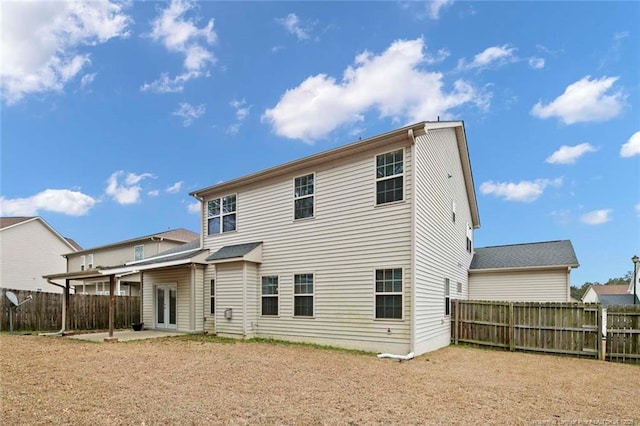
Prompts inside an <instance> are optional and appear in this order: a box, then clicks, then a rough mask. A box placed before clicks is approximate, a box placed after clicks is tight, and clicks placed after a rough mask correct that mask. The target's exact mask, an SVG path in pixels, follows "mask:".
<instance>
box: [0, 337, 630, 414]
mask: <svg viewBox="0 0 640 426" xmlns="http://www.w3.org/2000/svg"><path fill="white" fill-rule="evenodd" d="M0 374H1V378H0V384H1V407H0V408H1V414H0V423H1V424H3V425H22V424H29V425H41V424H56V425H57V424H73V425H78V424H80V425H86V424H92V425H106V424H108V425H114V424H147V425H148V424H381V423H382V424H539V425H550V424H639V423H640V409H639V408H638V400H637V395H638V390H639V389H640V367H638V366H633V365H623V364H615V363H609V362H601V361H595V360H585V359H575V358H563V357H556V356H547V355H534V354H522V353H508V352H498V351H489V350H482V349H474V348H463V347H449V348H446V349H442V350H439V351H437V352H433V353H429V354H426V355H423V356H420V357H417V358H415V359H414V360H412V361H409V362H397V361H392V360H388V359H387V360H379V359H377V358H376V357H375V356H374V355H363V354H356V353H348V352H339V351H333V350H326V349H318V348H314V347H308V346H297V345H284V344H273V343H254V342H236V343H224V342H215V341H211V340H207V339H205V338H202V339H198V338H194V337H188V338H184V337H173V338H163V339H156V340H147V341H137V342H127V343H122V342H121V343H115V344H107V343H91V342H85V341H75V340H71V339H67V338H52V337H40V336H15V335H14V336H9V335H1V336H0ZM578 421H579V422H581V423H578ZM571 422H573V423H571Z"/></svg>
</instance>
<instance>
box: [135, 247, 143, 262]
mask: <svg viewBox="0 0 640 426" xmlns="http://www.w3.org/2000/svg"><path fill="white" fill-rule="evenodd" d="M138 247H142V257H141V258H140V259H136V249H137V248H138ZM143 259H144V244H138V245H136V246H133V261H134V262H135V261H138V260H143Z"/></svg>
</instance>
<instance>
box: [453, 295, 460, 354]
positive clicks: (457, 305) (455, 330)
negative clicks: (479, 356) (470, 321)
mask: <svg viewBox="0 0 640 426" xmlns="http://www.w3.org/2000/svg"><path fill="white" fill-rule="evenodd" d="M454 309H455V310H456V312H455V314H454V317H453V318H454V322H453V343H454V344H455V345H457V344H458V336H459V333H458V326H459V324H460V300H459V299H456V300H455V303H454Z"/></svg>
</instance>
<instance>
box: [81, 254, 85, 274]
mask: <svg viewBox="0 0 640 426" xmlns="http://www.w3.org/2000/svg"><path fill="white" fill-rule="evenodd" d="M85 259H86V256H85V255H84V254H83V255H82V256H80V270H81V271H84V270H85V269H86V267H87V265H86V260H85Z"/></svg>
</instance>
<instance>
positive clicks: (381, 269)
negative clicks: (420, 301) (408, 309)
mask: <svg viewBox="0 0 640 426" xmlns="http://www.w3.org/2000/svg"><path fill="white" fill-rule="evenodd" d="M386 269H400V270H401V271H402V290H401V291H400V292H399V293H398V292H391V293H385V292H380V293H378V292H377V291H376V271H384V270H386ZM405 272H406V268H403V267H402V266H397V265H395V266H382V267H379V268H375V269H374V270H373V280H372V281H373V305H372V306H373V320H374V321H404V310H405V309H404V303H405V300H406V298H405V295H404V293H405V284H404V283H405ZM398 295H399V296H402V317H401V318H378V317H376V296H398Z"/></svg>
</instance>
